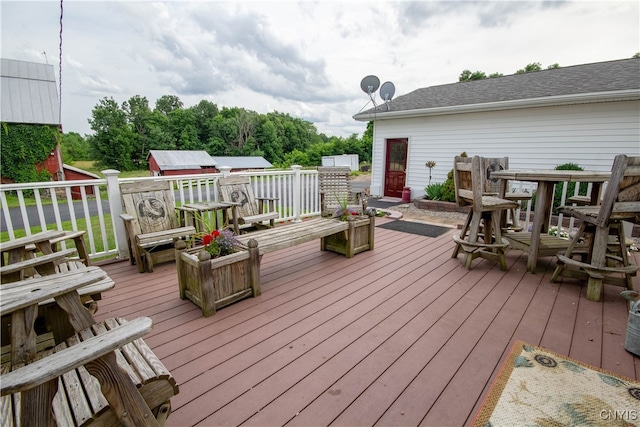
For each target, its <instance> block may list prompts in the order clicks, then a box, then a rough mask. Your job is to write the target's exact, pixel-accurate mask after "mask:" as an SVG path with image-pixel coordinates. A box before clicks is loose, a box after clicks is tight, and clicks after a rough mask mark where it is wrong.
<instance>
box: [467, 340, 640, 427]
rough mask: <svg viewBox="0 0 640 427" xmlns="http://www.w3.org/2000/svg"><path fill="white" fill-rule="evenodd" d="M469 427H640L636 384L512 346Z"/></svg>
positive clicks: (531, 348) (543, 352)
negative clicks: (623, 426) (565, 426)
mask: <svg viewBox="0 0 640 427" xmlns="http://www.w3.org/2000/svg"><path fill="white" fill-rule="evenodd" d="M473 425H474V426H493V427H496V426H525V425H526V426H559V425H572V426H605V425H607V426H612V425H621V426H622V425H625V426H626V425H640V382H637V381H633V380H630V379H628V378H623V377H621V376H619V375H615V374H613V373H610V372H606V371H604V370H602V369H599V368H596V367H593V366H589V365H587V364H585V363H582V362H579V361H577V360H573V359H571V358H569V357H566V356H561V355H559V354H555V353H553V352H551V351H548V350H545V349H542V348H539V347H535V346H533V345H529V344H526V343H524V342H522V341H516V343H515V345H514V346H513V348H512V349H511V353H510V354H509V356H508V357H507V360H506V361H505V362H504V364H503V365H502V368H501V370H500V373H499V374H498V377H497V378H496V380H495V382H494V383H493V385H492V386H491V390H490V391H489V394H488V395H487V397H486V398H485V401H484V403H483V404H482V407H481V408H480V411H479V412H478V414H477V415H476V419H475V421H474V424H473Z"/></svg>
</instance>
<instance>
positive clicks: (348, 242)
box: [321, 215, 375, 258]
mask: <svg viewBox="0 0 640 427" xmlns="http://www.w3.org/2000/svg"><path fill="white" fill-rule="evenodd" d="M346 222H347V223H348V224H349V228H348V229H347V230H345V231H341V232H339V233H336V234H332V235H330V236H327V237H323V238H322V241H321V248H322V250H323V251H332V252H337V253H339V254H342V255H344V256H346V257H347V258H351V257H353V256H354V255H355V254H358V253H360V252H364V251H369V250H373V243H374V235H375V216H373V215H372V216H353V217H349V219H348V220H347V221H346Z"/></svg>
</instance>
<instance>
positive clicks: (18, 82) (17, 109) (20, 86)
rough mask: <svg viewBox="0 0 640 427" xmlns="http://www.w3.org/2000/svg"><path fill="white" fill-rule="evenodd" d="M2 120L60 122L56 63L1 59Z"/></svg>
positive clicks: (42, 122)
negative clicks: (54, 64)
mask: <svg viewBox="0 0 640 427" xmlns="http://www.w3.org/2000/svg"><path fill="white" fill-rule="evenodd" d="M0 80H1V85H2V89H1V92H0V93H2V107H1V108H0V121H3V122H6V123H33V124H44V125H59V124H60V115H59V104H58V92H57V88H56V78H55V73H54V71H53V65H49V64H40V63H37V62H26V61H17V60H14V59H4V58H2V59H1V60H0Z"/></svg>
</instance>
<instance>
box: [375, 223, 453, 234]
mask: <svg viewBox="0 0 640 427" xmlns="http://www.w3.org/2000/svg"><path fill="white" fill-rule="evenodd" d="M378 227H380V228H385V229H387V230H393V231H401V232H403V233H411V234H419V235H420V236H427V237H438V236H440V235H441V234H444V233H446V232H447V231H449V230H451V229H450V228H447V227H440V226H438V225H431V224H425V223H422V222H415V221H405V220H396V221H389V222H385V223H384V224H381V225H378Z"/></svg>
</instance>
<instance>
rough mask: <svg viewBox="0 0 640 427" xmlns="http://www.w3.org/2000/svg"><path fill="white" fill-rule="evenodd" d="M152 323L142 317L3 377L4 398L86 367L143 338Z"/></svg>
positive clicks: (0, 384) (2, 390) (1, 386)
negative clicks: (83, 366)
mask: <svg viewBox="0 0 640 427" xmlns="http://www.w3.org/2000/svg"><path fill="white" fill-rule="evenodd" d="M151 328H152V321H151V319H150V318H148V317H140V318H137V319H135V320H132V321H131V322H127V323H125V324H123V325H120V326H118V327H116V328H114V329H111V330H109V331H107V332H106V333H104V334H100V335H98V336H94V337H91V338H89V339H87V340H85V341H82V342H80V343H79V344H77V345H73V346H71V347H67V348H65V349H63V350H60V351H58V352H56V353H53V354H51V355H48V356H46V357H43V358H42V359H40V360H37V361H35V362H33V363H30V364H28V365H24V366H22V367H20V368H17V369H15V370H13V371H11V372H9V373H7V374H4V375H2V381H1V382H0V389H1V390H0V391H1V394H2V396H4V395H7V394H11V393H16V392H20V391H25V390H29V389H31V388H34V387H36V386H38V385H40V384H44V383H45V382H47V381H49V380H52V379H55V378H58V377H59V376H61V375H62V374H64V373H66V372H68V371H70V370H72V369H75V368H78V367H80V366H82V365H85V364H87V363H89V362H91V361H93V360H95V359H98V358H99V357H101V356H104V355H105V354H107V353H110V352H112V351H114V350H115V349H117V348H119V347H122V346H123V345H125V344H127V343H129V342H131V341H134V340H136V339H138V338H141V337H142V336H144V335H145V334H147V333H148V332H150V331H151Z"/></svg>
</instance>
